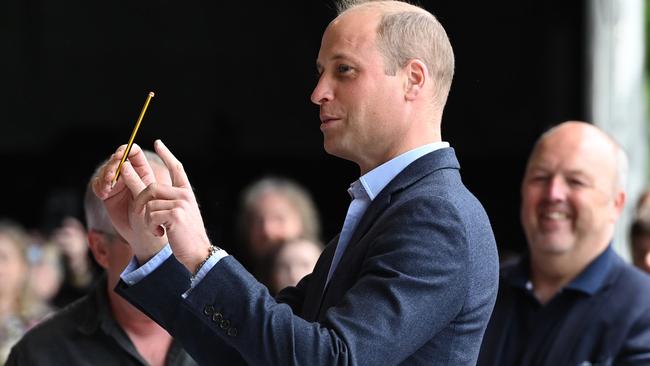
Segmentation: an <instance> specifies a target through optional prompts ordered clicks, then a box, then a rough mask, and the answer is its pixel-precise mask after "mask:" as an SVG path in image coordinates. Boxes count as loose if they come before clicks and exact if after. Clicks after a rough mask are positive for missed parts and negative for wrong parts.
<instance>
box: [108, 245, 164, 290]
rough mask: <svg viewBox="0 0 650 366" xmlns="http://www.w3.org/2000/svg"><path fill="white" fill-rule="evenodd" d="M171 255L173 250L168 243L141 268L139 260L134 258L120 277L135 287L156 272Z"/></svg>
mask: <svg viewBox="0 0 650 366" xmlns="http://www.w3.org/2000/svg"><path fill="white" fill-rule="evenodd" d="M171 255H172V248H171V247H170V246H169V243H167V244H166V245H165V246H164V247H163V248H162V249H161V250H160V251H159V252H158V253H157V254H156V255H154V256H153V257H152V258H151V259H149V260H148V261H147V263H145V264H144V265H142V266H140V265H139V264H138V260H137V259H135V257H133V258H131V261H130V262H129V264H128V265H127V266H126V268H124V271H122V274H121V275H120V277H122V281H124V282H126V284H127V285H129V286H133V285H135V284H136V283H138V282H140V281H141V280H142V279H143V278H145V277H147V276H148V275H149V274H150V273H151V272H153V271H155V270H156V268H158V267H160V265H161V264H162V263H163V262H164V261H166V260H167V258H169V256H171Z"/></svg>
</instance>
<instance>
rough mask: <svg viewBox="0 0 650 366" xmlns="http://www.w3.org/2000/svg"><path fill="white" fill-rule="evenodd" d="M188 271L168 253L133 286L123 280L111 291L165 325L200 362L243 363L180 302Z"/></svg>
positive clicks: (186, 283)
mask: <svg viewBox="0 0 650 366" xmlns="http://www.w3.org/2000/svg"><path fill="white" fill-rule="evenodd" d="M190 276H191V274H190V273H189V271H188V270H187V269H186V268H185V267H184V266H183V265H182V264H181V263H180V262H178V260H176V257H174V256H173V255H171V256H170V257H169V258H168V259H167V260H166V261H165V262H163V264H161V265H160V266H159V267H158V268H157V269H155V270H154V271H153V272H152V273H151V274H150V275H148V276H147V277H145V278H143V279H142V280H141V281H139V282H138V283H136V284H135V285H131V286H129V285H127V284H126V283H125V282H124V281H121V280H120V282H119V283H118V284H117V286H116V288H115V291H116V292H117V293H118V294H120V295H121V296H122V297H124V298H126V299H127V300H128V301H129V302H131V303H132V304H133V305H134V306H136V307H137V308H138V309H140V311H142V312H143V313H144V314H146V315H147V316H148V317H149V318H151V319H153V320H154V321H155V322H156V323H158V324H159V325H160V326H162V327H163V328H165V329H166V330H167V331H168V332H169V333H170V334H171V335H172V336H173V337H174V338H175V339H176V340H178V341H179V342H180V344H181V345H182V346H183V348H184V349H185V351H186V352H187V353H188V354H189V355H191V356H192V358H193V359H194V360H195V361H196V362H197V363H198V364H200V365H213V364H223V365H245V364H246V363H245V362H244V360H243V359H242V358H241V356H240V355H239V353H238V352H237V351H236V350H234V349H233V348H232V347H230V346H228V345H227V344H226V343H225V342H222V341H221V340H220V339H219V338H217V337H214V336H213V334H212V333H213V332H212V330H211V329H210V328H209V327H207V326H206V325H205V324H204V322H203V319H202V318H201V319H197V318H196V315H195V314H194V313H193V312H189V311H187V308H186V307H185V306H184V305H183V297H182V294H183V293H184V292H185V291H187V289H188V288H189V287H190Z"/></svg>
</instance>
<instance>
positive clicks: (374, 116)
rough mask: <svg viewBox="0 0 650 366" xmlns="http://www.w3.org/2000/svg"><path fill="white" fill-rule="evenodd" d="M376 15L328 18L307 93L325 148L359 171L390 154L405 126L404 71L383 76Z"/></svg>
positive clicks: (358, 12)
mask: <svg viewBox="0 0 650 366" xmlns="http://www.w3.org/2000/svg"><path fill="white" fill-rule="evenodd" d="M379 19H380V18H379V14H378V13H377V11H373V10H371V9H370V10H368V9H365V10H358V9H355V10H352V11H348V12H346V13H344V14H343V15H341V16H339V17H338V18H337V19H335V20H334V21H332V23H330V25H329V26H328V27H327V30H326V31H325V33H324V35H323V39H322V43H321V48H320V52H319V54H318V59H317V68H318V72H319V74H320V76H319V80H318V84H317V85H316V88H315V89H314V91H313V93H312V95H311V100H312V102H313V103H315V104H317V105H319V106H320V120H321V125H320V129H321V131H322V132H323V137H324V146H325V151H327V152H328V153H329V154H332V155H335V156H338V157H341V158H343V159H347V160H350V161H353V162H356V163H357V164H359V166H360V167H361V170H362V172H365V171H368V170H370V169H372V168H374V167H376V166H377V165H379V164H381V163H383V162H385V161H387V160H389V159H390V158H392V157H393V156H394V155H395V153H396V152H397V151H399V149H400V148H401V147H400V146H399V144H400V143H403V140H404V135H405V133H406V132H405V131H406V129H407V126H408V124H407V123H406V122H405V121H404V120H405V118H403V117H404V113H405V112H404V91H405V81H404V78H403V75H402V74H403V73H402V71H401V70H400V71H398V72H397V74H396V75H395V76H390V75H386V73H385V63H384V58H383V56H382V54H381V53H380V51H379V49H378V48H377V45H376V38H377V35H376V28H377V25H378V24H379Z"/></svg>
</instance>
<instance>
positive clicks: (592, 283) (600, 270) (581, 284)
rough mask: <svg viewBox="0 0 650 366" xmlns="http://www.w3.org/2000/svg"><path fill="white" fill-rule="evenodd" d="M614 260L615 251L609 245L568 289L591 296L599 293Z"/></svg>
mask: <svg viewBox="0 0 650 366" xmlns="http://www.w3.org/2000/svg"><path fill="white" fill-rule="evenodd" d="M613 260H614V249H612V246H611V245H609V246H608V247H607V249H605V251H604V252H602V253H601V254H600V255H599V256H598V257H596V259H594V260H593V261H592V262H591V263H590V264H589V265H588V266H587V268H585V270H584V271H582V273H580V274H579V275H578V277H576V278H575V279H574V280H573V281H571V282H570V283H569V284H568V285H567V286H566V288H568V289H572V290H577V291H582V292H584V293H587V294H589V295H593V294H595V293H596V291H598V290H599V289H600V288H601V287H602V286H603V284H604V283H605V279H606V278H607V274H608V273H609V269H610V268H611V267H612V262H613Z"/></svg>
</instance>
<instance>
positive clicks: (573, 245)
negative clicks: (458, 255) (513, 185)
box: [479, 121, 650, 366]
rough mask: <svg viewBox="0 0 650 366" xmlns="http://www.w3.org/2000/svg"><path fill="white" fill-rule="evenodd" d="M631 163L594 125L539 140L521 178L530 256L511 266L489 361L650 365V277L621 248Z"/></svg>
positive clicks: (567, 127) (485, 357) (574, 125)
mask: <svg viewBox="0 0 650 366" xmlns="http://www.w3.org/2000/svg"><path fill="white" fill-rule="evenodd" d="M626 170H627V158H626V156H625V153H624V152H623V150H622V149H621V148H620V146H619V145H618V144H617V143H616V142H614V140H613V139H612V138H610V137H609V136H607V135H606V134H605V133H604V132H602V131H601V130H599V129H598V128H597V127H595V126H593V125H590V124H588V123H584V122H575V121H569V122H564V123H562V124H560V125H558V126H556V127H555V128H553V129H551V130H550V131H548V132H546V133H545V134H544V135H543V136H542V137H541V138H540V139H539V141H538V142H537V144H536V145H535V148H534V149H533V152H532V154H531V157H530V159H529V161H528V166H527V168H526V173H525V176H524V179H523V183H522V186H521V193H522V207H521V221H522V224H523V227H524V231H525V234H526V238H527V239H528V248H529V255H527V256H525V257H524V258H523V259H522V260H521V261H520V262H519V263H518V264H517V265H514V266H508V267H506V268H504V269H503V270H502V278H501V283H500V287H499V296H498V298H497V304H496V306H495V309H494V313H493V314H492V318H491V320H490V324H489V326H488V330H487V331H486V334H485V338H484V340H483V346H482V348H481V355H480V358H479V365H502V366H510V365H549V366H558V365H592V364H593V365H648V364H650V277H648V276H646V275H645V274H642V273H641V272H640V271H638V270H636V269H634V268H633V267H632V266H630V265H628V264H626V263H624V262H623V260H622V259H621V258H619V257H618V255H616V253H615V252H614V250H613V249H612V247H611V241H612V238H613V235H614V225H615V224H616V221H617V219H618V217H619V216H620V214H621V211H622V210H623V206H624V204H625V189H624V187H625V176H626Z"/></svg>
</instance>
